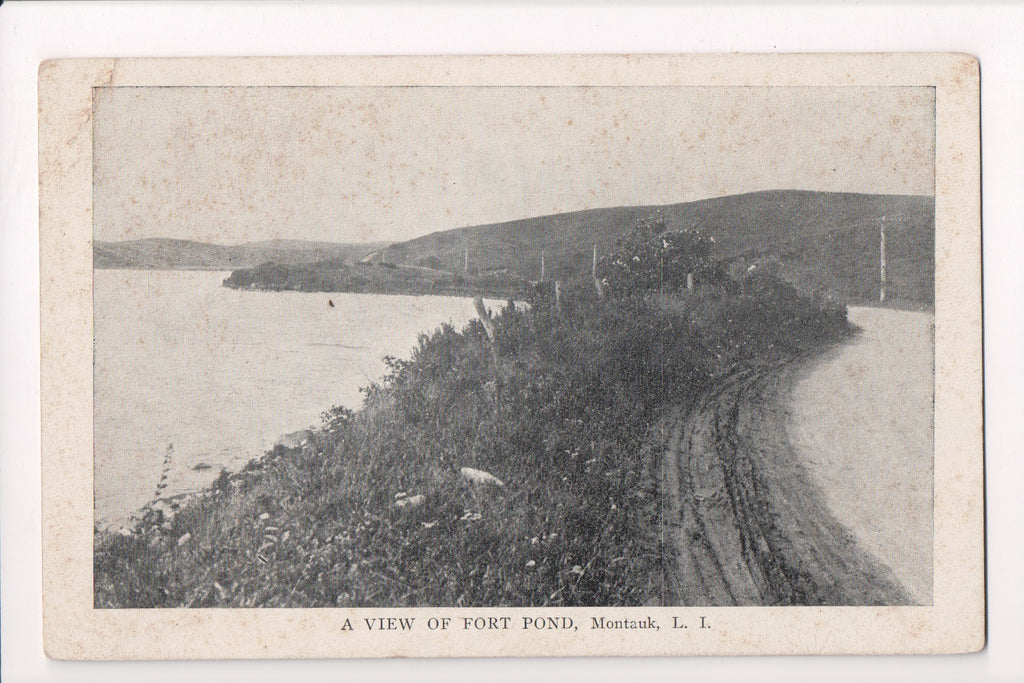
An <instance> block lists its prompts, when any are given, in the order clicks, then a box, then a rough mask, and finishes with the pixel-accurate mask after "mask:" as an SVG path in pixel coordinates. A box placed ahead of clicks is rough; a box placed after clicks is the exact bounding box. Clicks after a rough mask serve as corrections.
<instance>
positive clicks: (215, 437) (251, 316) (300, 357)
mask: <svg viewBox="0 0 1024 683" xmlns="http://www.w3.org/2000/svg"><path fill="white" fill-rule="evenodd" d="M226 276H227V273H214V272H195V271H139V270H136V271H132V270H96V271H95V272H94V303H95V320H94V326H95V331H94V333H95V338H94V350H95V356H94V360H95V362H94V430H95V431H94V471H95V482H94V486H95V515H96V520H97V521H98V522H100V523H102V524H115V525H116V524H122V523H124V522H125V521H126V520H127V519H128V517H129V515H130V514H131V513H132V512H134V511H136V510H138V509H139V508H140V507H142V506H143V505H145V504H146V503H147V502H149V501H150V500H151V499H152V497H153V494H154V492H155V490H156V487H157V483H158V481H159V478H160V474H161V471H162V469H163V462H164V459H165V457H166V456H167V453H168V450H169V449H170V453H171V461H170V470H169V474H168V483H167V489H166V491H164V495H174V494H176V493H182V492H186V491H191V490H195V489H197V488H201V487H202V486H204V485H206V484H208V483H209V482H210V481H211V480H212V479H213V478H214V477H215V476H216V475H217V473H218V472H219V471H220V469H221V468H222V467H227V468H229V469H234V468H237V467H240V466H241V465H242V464H244V463H245V462H246V461H248V460H249V459H251V458H253V457H255V456H258V455H260V454H261V453H263V452H264V451H266V450H267V449H268V448H271V447H272V446H273V445H274V443H275V441H277V439H278V438H279V437H280V436H281V435H282V434H285V433H288V432H293V431H296V430H300V429H304V428H307V427H310V426H314V425H317V424H319V422H320V416H321V414H322V413H323V411H325V410H327V409H328V408H330V407H331V406H335V405H343V406H346V407H349V408H353V409H354V408H358V407H359V406H360V405H361V401H362V395H361V394H360V392H359V388H360V387H363V386H366V385H367V384H369V383H370V381H371V380H377V379H379V378H380V377H382V376H383V373H384V372H385V366H384V363H383V360H382V359H383V357H384V356H385V355H391V356H396V357H404V358H407V357H408V356H409V353H410V352H411V350H412V348H413V346H414V345H415V344H416V340H417V336H418V335H419V333H421V332H428V331H431V330H433V329H436V328H437V327H438V326H439V325H441V324H442V323H443V322H451V323H452V324H454V325H455V326H456V327H459V328H461V326H462V325H464V324H465V323H466V322H467V321H468V320H469V319H470V318H472V317H473V316H475V312H474V309H473V304H472V301H471V300H469V299H459V298H453V297H437V296H392V295H376V294H342V293H315V294H313V293H300V292H262V291H238V290H232V289H227V288H225V287H222V286H221V282H222V281H223V279H224V278H225V277H226ZM331 304H333V306H332V305H331ZM488 305H489V306H490V307H491V308H496V307H498V306H499V305H500V304H498V303H497V302H488ZM200 463H202V464H205V465H209V466H210V467H209V469H203V470H199V471H197V470H195V469H193V468H194V467H195V466H196V465H199V464H200Z"/></svg>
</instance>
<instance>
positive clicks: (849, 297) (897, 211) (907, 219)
mask: <svg viewBox="0 0 1024 683" xmlns="http://www.w3.org/2000/svg"><path fill="white" fill-rule="evenodd" d="M934 217H935V202H934V199H933V198H931V197H921V196H900V195H864V194H846V193H828V192H805V191H795V190H780V191H769V192H754V193H750V194H742V195H732V196H728V197H716V198H713V199H705V200H701V201H696V202H687V203H682V204H670V205H665V206H635V207H617V208H607V209H592V210H587V211H577V212H573V213H564V214H556V215H552V216H541V217H537V218H526V219H522V220H516V221H509V222H506V223H496V224H493V225H478V226H471V227H465V228H458V229H454V230H446V231H443V232H436V233H432V234H430V235H426V236H424V237H420V238H418V239H414V240H410V241H408V242H402V243H399V244H392V245H390V246H389V247H387V248H385V249H382V250H381V251H379V252H378V253H377V254H376V255H375V257H374V258H375V259H376V260H381V261H388V262H391V263H396V264H408V265H421V266H428V267H431V268H435V269H441V270H449V271H459V270H462V268H463V264H464V258H465V250H466V249H468V250H469V261H470V268H471V272H487V271H492V270H497V269H508V270H509V271H511V272H512V273H514V274H516V275H518V276H520V277H522V278H524V279H527V280H536V279H538V278H539V275H540V252H541V251H544V252H545V260H546V264H545V265H546V274H547V276H548V277H550V278H556V277H557V278H563V279H565V278H568V277H570V276H572V275H573V274H579V273H585V272H588V271H589V269H590V264H591V256H592V251H591V250H592V249H593V245H595V244H596V245H597V246H598V252H599V254H601V255H603V254H607V253H608V252H610V251H611V250H613V249H614V246H615V243H616V242H617V240H619V239H620V238H622V237H624V236H626V235H628V234H630V233H631V232H632V230H633V228H634V226H635V225H637V224H638V223H642V222H661V223H662V224H663V225H664V227H665V229H666V230H669V231H676V230H695V229H696V230H701V231H702V232H703V233H704V234H706V235H709V236H712V237H714V238H715V242H716V245H717V251H718V254H719V256H720V257H722V258H725V259H733V258H736V259H739V258H742V259H743V261H742V264H743V265H744V266H748V265H750V264H754V263H761V264H766V262H771V263H773V267H775V268H777V269H778V272H779V274H780V275H781V276H782V277H783V278H785V279H786V280H788V281H790V282H792V283H793V284H795V285H796V286H797V287H798V289H799V290H800V291H803V292H815V293H821V294H825V295H828V296H832V297H835V298H837V299H841V300H843V301H848V302H851V303H861V302H867V301H877V300H878V285H879V276H878V271H879V227H880V225H881V224H882V222H883V218H884V220H885V225H886V231H887V235H886V239H887V254H888V273H887V277H888V283H889V284H888V292H887V294H888V299H889V302H890V303H893V304H894V305H902V306H909V307H915V306H928V305H930V304H931V303H932V302H933V301H934V290H933V279H934V261H935V247H934V244H935V240H934Z"/></svg>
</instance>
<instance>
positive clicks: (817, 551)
mask: <svg viewBox="0 0 1024 683" xmlns="http://www.w3.org/2000/svg"><path fill="white" fill-rule="evenodd" d="M801 367H802V366H801V362H799V361H794V362H791V363H785V364H780V365H776V366H772V367H767V368H763V369H760V370H758V371H745V372H740V373H737V374H735V375H733V376H731V377H729V378H728V379H727V380H725V381H723V382H721V383H720V384H719V385H718V386H717V387H716V388H715V389H714V390H712V391H711V392H709V393H707V394H705V395H704V396H702V397H701V398H700V399H699V400H698V401H697V402H696V403H695V404H694V405H691V406H686V407H680V408H679V409H677V411H676V412H675V413H673V414H672V415H670V416H669V417H668V418H667V420H666V422H665V424H664V430H663V433H664V435H665V437H666V443H665V449H666V450H665V457H664V458H663V461H662V472H661V480H662V489H663V496H662V498H663V511H662V533H663V539H664V542H663V547H664V548H665V558H664V559H665V569H666V571H665V593H666V595H665V602H666V603H667V604H683V605H894V604H911V603H912V602H913V600H912V597H911V595H910V594H909V593H908V592H907V591H906V590H905V589H904V588H903V587H902V586H901V584H900V583H899V581H898V580H897V578H896V577H895V575H894V574H893V572H892V571H891V570H890V569H889V568H888V567H887V566H885V565H883V564H882V563H880V562H879V561H878V560H876V559H875V558H874V557H873V556H872V555H871V554H869V553H868V552H866V551H865V550H864V549H863V548H862V546H861V545H860V544H859V543H858V541H857V539H856V538H855V537H854V536H853V535H852V534H851V532H850V531H849V530H848V529H847V528H846V527H844V526H843V525H842V524H841V523H840V522H839V521H837V519H836V518H835V516H834V515H833V514H832V511H831V510H830V509H829V507H828V504H827V501H826V500H825V499H824V498H823V496H822V494H821V492H820V489H819V487H818V486H817V485H816V482H815V481H814V480H813V477H812V475H811V473H810V472H809V471H808V469H807V468H806V466H805V464H804V463H803V462H802V461H801V459H800V458H799V457H798V455H797V453H796V452H795V451H794V449H793V447H792V446H791V444H790V443H789V440H788V436H787V404H788V400H789V397H790V392H791V388H792V385H793V382H794V377H795V373H796V372H798V371H799V370H800V369H801Z"/></svg>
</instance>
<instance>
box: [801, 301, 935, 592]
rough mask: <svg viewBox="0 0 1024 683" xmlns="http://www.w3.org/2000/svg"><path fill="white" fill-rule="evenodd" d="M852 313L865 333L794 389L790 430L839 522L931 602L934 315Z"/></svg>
mask: <svg viewBox="0 0 1024 683" xmlns="http://www.w3.org/2000/svg"><path fill="white" fill-rule="evenodd" d="M849 315H850V320H851V321H852V322H853V323H854V324H856V325H858V326H859V327H860V328H861V330H862V331H861V332H860V333H859V334H858V335H857V336H856V337H854V339H853V340H852V341H851V342H849V343H847V344H844V345H843V346H841V347H839V348H837V349H835V350H834V351H832V352H831V353H829V354H828V355H827V356H826V357H825V358H823V359H822V360H821V361H819V362H818V363H817V364H815V365H814V367H812V368H811V369H810V370H809V371H808V373H807V374H805V375H804V376H803V377H802V378H801V379H800V380H799V381H798V382H797V383H796V385H795V386H794V389H793V394H792V399H791V405H790V413H789V418H788V422H787V433H788V436H789V440H790V443H791V444H792V445H793V448H794V449H795V451H796V453H797V454H798V455H799V456H800V457H801V458H802V459H803V460H804V461H805V462H806V463H807V467H808V470H809V472H810V474H811V476H812V478H813V479H814V481H815V482H816V483H818V484H819V485H820V487H821V489H822V492H823V494H824V496H825V500H826V502H827V503H828V505H829V507H830V508H831V509H832V511H833V513H834V514H835V515H836V518H837V519H838V520H839V521H840V522H841V523H842V524H844V525H845V526H846V527H847V528H848V529H850V531H851V532H853V534H854V535H855V536H856V538H857V540H858V542H859V543H860V544H861V546H862V547H863V548H864V549H865V550H867V551H868V552H870V553H872V554H873V555H874V556H875V557H876V558H877V559H879V560H880V561H881V562H884V563H885V564H887V565H888V566H889V567H890V568H891V569H892V570H893V572H894V573H895V574H896V576H897V578H898V579H899V580H900V581H901V582H902V583H903V585H904V587H905V588H906V589H907V590H908V591H909V592H910V593H911V594H912V596H913V597H914V598H915V600H916V601H918V602H920V603H921V604H931V603H932V535H933V534H932V531H933V527H932V501H933V479H934V478H933V471H934V463H933V451H934V448H933V444H934V437H933V434H934V329H935V328H934V325H935V320H934V316H933V315H932V314H931V313H919V312H905V311H892V310H887V309H879V308H850V309H849Z"/></svg>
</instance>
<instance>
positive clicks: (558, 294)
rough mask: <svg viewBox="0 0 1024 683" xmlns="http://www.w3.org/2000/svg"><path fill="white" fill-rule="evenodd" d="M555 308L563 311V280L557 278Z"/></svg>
mask: <svg viewBox="0 0 1024 683" xmlns="http://www.w3.org/2000/svg"><path fill="white" fill-rule="evenodd" d="M555 310H556V311H558V312H559V313H561V312H562V281H561V280H555Z"/></svg>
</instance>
